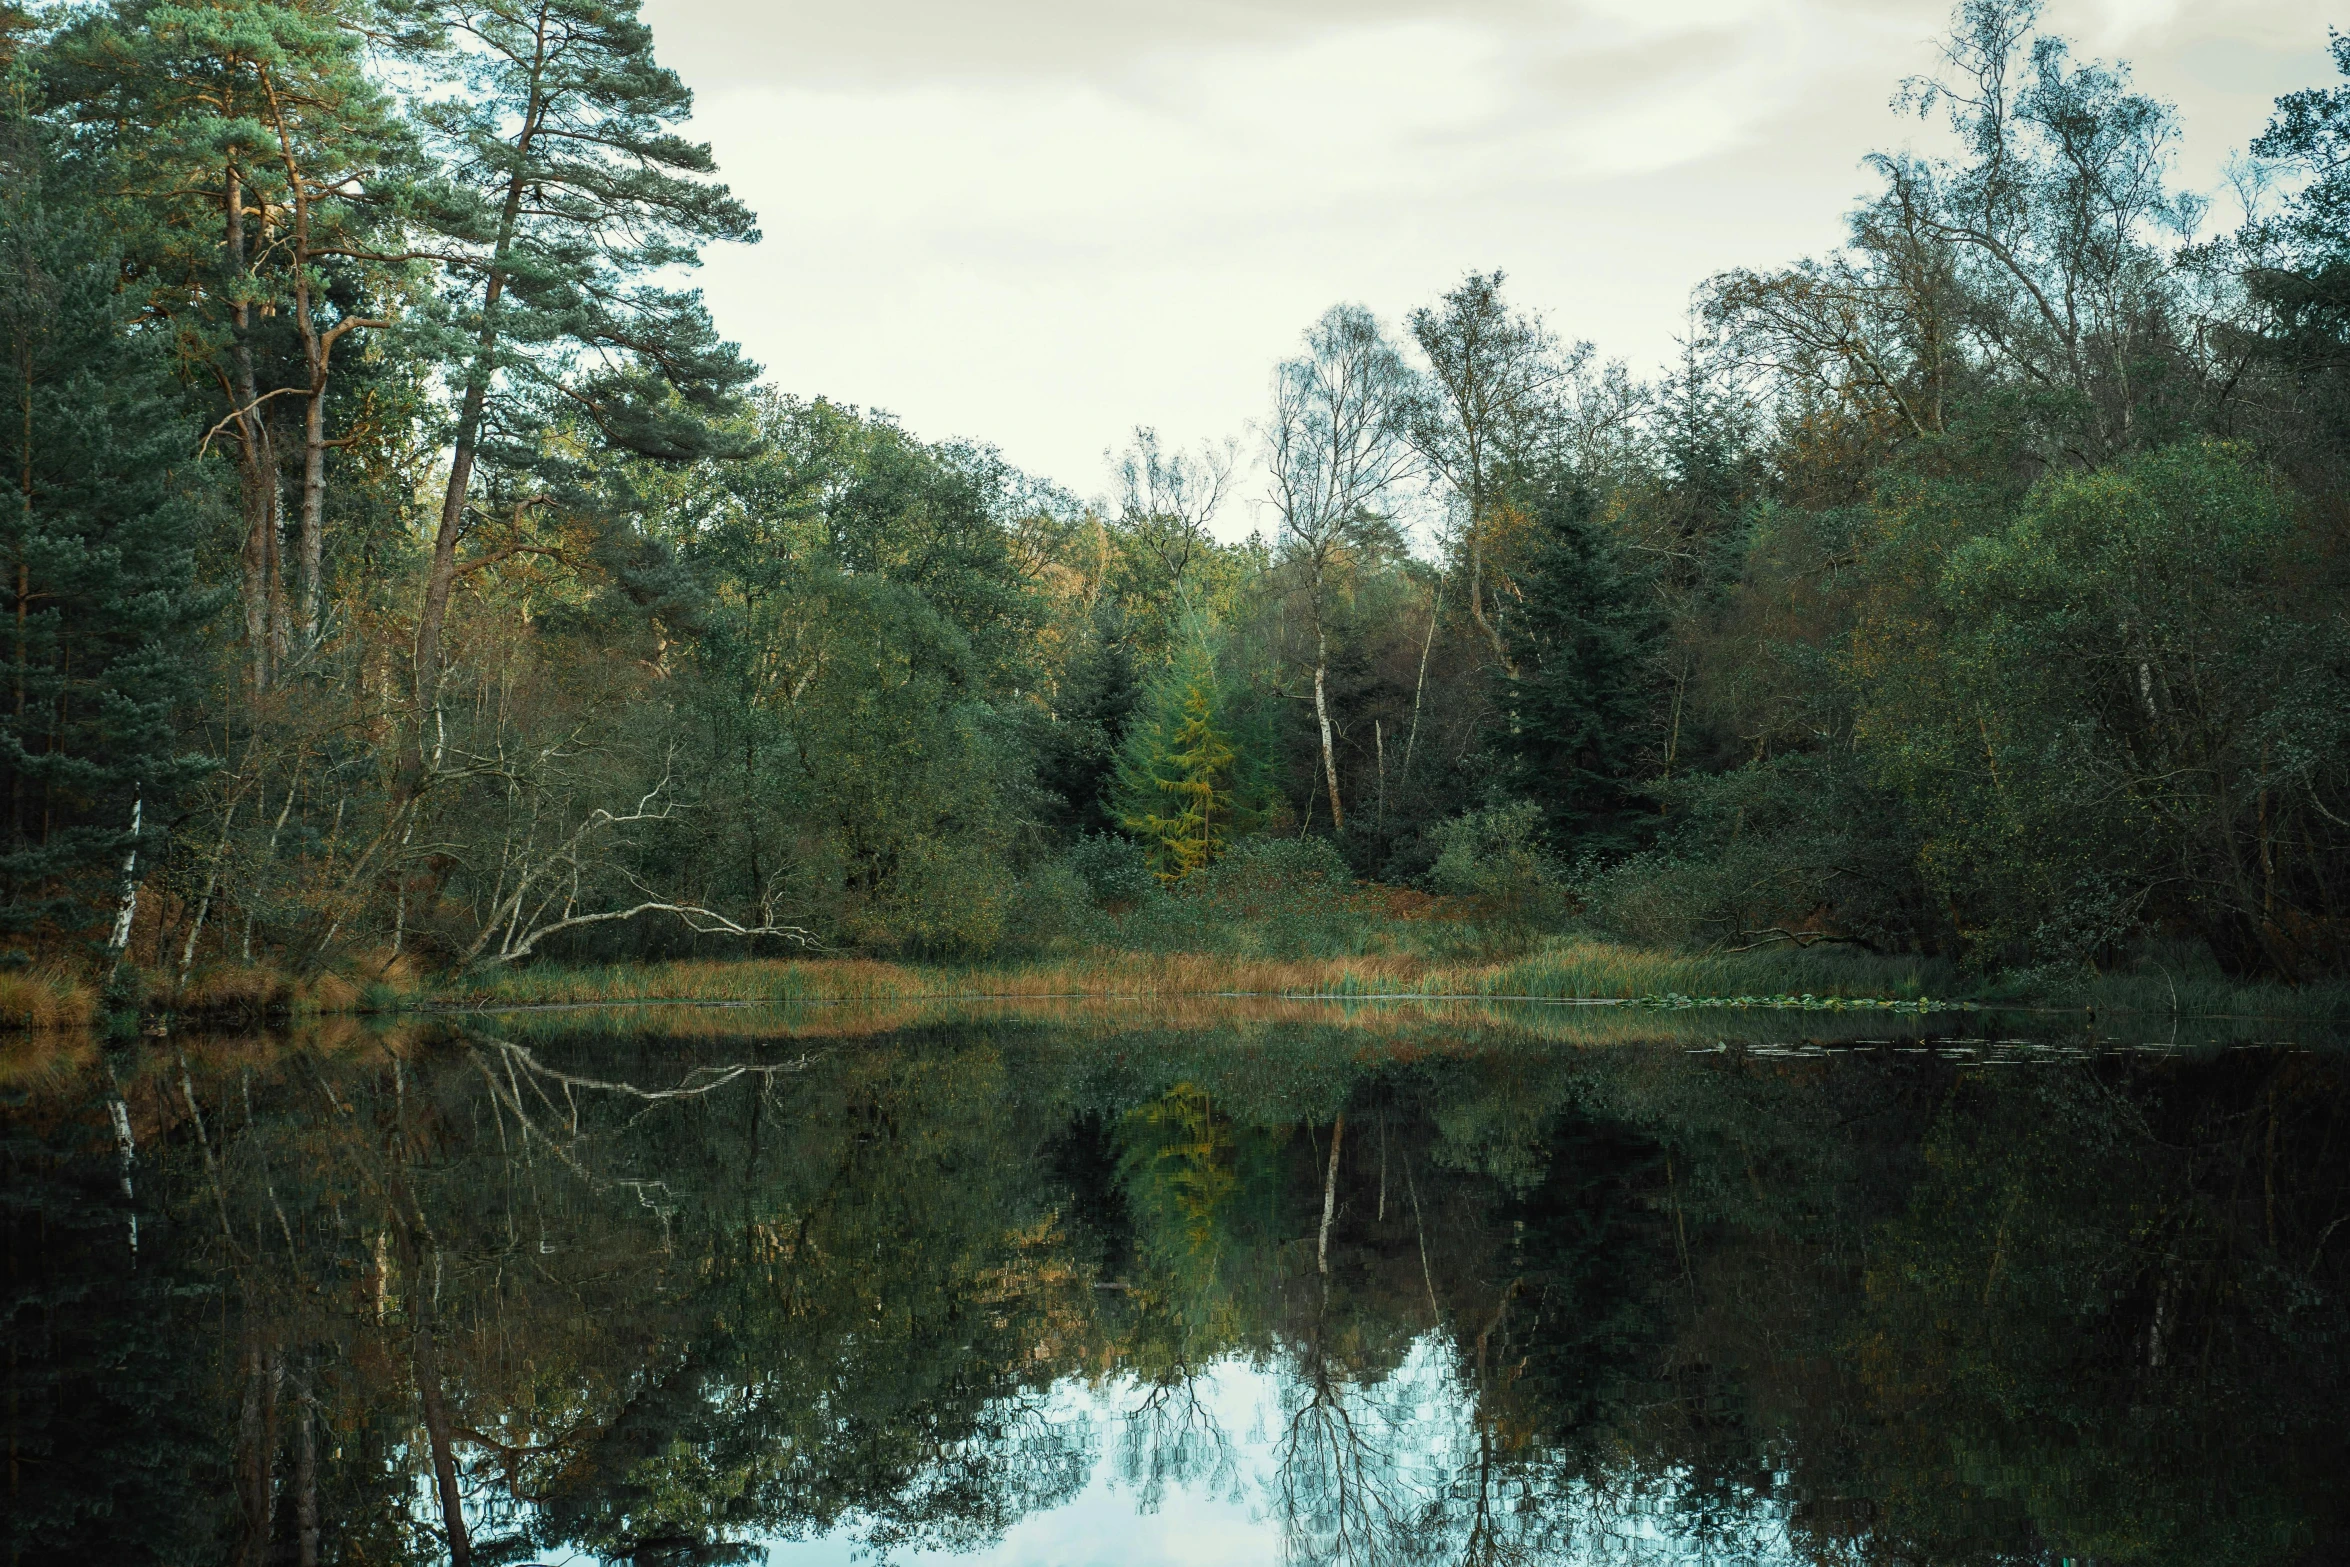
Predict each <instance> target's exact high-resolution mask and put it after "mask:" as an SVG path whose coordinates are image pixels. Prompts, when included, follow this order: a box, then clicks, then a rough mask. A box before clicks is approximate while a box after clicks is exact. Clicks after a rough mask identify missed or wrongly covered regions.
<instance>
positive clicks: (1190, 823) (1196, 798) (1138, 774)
mask: <svg viewBox="0 0 2350 1567" xmlns="http://www.w3.org/2000/svg"><path fill="white" fill-rule="evenodd" d="M1219 697H1220V693H1219V691H1218V689H1217V683H1216V661H1215V657H1214V654H1213V652H1212V651H1211V650H1210V649H1209V647H1208V645H1207V642H1206V639H1205V638H1204V637H1203V636H1201V635H1198V634H1196V632H1195V634H1194V635H1192V636H1188V637H1186V638H1185V639H1184V641H1183V643H1182V645H1181V646H1180V648H1179V649H1178V651H1177V653H1176V657H1175V660H1174V662H1173V663H1172V664H1170V665H1169V666H1168V667H1167V668H1166V669H1165V670H1164V671H1163V672H1162V673H1161V674H1160V676H1159V678H1158V679H1157V680H1155V681H1153V682H1152V684H1151V686H1150V689H1149V691H1148V693H1147V695H1146V696H1145V699H1144V703H1143V708H1142V711H1141V712H1139V713H1138V714H1137V715H1136V717H1135V720H1134V721H1133V722H1132V723H1130V724H1129V725H1128V726H1127V732H1126V743H1125V746H1124V748H1123V754H1122V755H1121V757H1120V759H1119V765H1118V821H1119V824H1120V825H1121V826H1123V827H1124V828H1125V829H1126V830H1127V831H1128V832H1129V833H1132V834H1133V835H1134V836H1135V837H1137V838H1139V839H1141V840H1142V844H1143V848H1144V851H1145V853H1146V854H1148V856H1149V858H1150V863H1151V869H1152V870H1153V871H1155V872H1156V873H1157V874H1158V877H1159V879H1160V880H1161V881H1163V882H1166V883H1167V884H1169V885H1173V884H1174V883H1176V882H1179V881H1181V880H1182V879H1183V878H1184V877H1186V876H1189V875H1191V874H1192V873H1193V872H1194V871H1197V870H1200V869H1202V868H1204V867H1205V866H1207V865H1209V864H1210V863H1212V862H1213V861H1214V860H1215V859H1216V858H1217V856H1219V855H1221V854H1222V853H1223V852H1224V848H1225V845H1226V844H1227V843H1228V842H1229V841H1230V838H1231V835H1232V832H1233V830H1234V828H1235V827H1236V826H1237V825H1238V823H1237V821H1236V818H1237V816H1238V815H1239V803H1238V802H1239V794H1238V790H1237V789H1236V788H1235V783H1236V778H1237V770H1238V762H1239V753H1238V751H1237V750H1236V749H1235V747H1234V745H1233V743H1232V737H1231V736H1230V735H1229V734H1228V733H1226V732H1225V730H1224V728H1223V727H1222V724H1221V722H1220V719H1221V714H1220V712H1219V708H1220V707H1221V705H1222V704H1221V702H1220V700H1219Z"/></svg>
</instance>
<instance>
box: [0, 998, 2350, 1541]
mask: <svg viewBox="0 0 2350 1567" xmlns="http://www.w3.org/2000/svg"><path fill="white" fill-rule="evenodd" d="M2346 1067H2350V1053H2346V1052H2345V1050H2344V1048H2343V1045H2342V1043H2341V1042H2340V1041H2337V1040H2333V1039H2329V1038H2327V1037H2323V1036H2322V1035H2311V1034H2305V1035H2301V1036H2296V1035H2294V1034H2293V1033H2292V1032H2291V1031H2290V1030H2288V1029H2285V1028H2283V1027H2281V1026H2270V1025H2263V1024H2261V1023H2259V1022H2257V1021H2238V1022H2229V1023H2225V1024H2214V1023H2208V1022H2207V1023H2181V1024H2177V1025H2174V1024H2172V1023H2171V1022H2170V1021H2169V1020H2162V1021H2160V1022H2159V1023H2155V1022H2149V1021H2147V1020H2136V1021H2133V1022H2131V1023H2128V1024H2122V1025H2117V1024H2114V1023H2112V1022H2111V1021H2108V1022H2105V1023H2099V1022H2097V1021H2095V1020H2091V1019H2086V1018H2084V1017H2082V1016H2080V1015H2077V1014H2076V1015H2070V1016H2042V1017H2023V1016H2012V1015H1993V1014H1958V1015H1936V1016H1925V1017H1919V1016H1892V1015H1875V1014H1867V1013H1858V1012H1853V1013H1781V1012H1764V1011H1736V1010H1705V1009H1687V1010H1679V1011H1655V1010H1648V1009H1642V1008H1632V1007H1613V1008H1593V1007H1557V1006H1554V1007H1542V1006H1525V1007H1511V1006H1507V1005H1481V1006H1453V1005H1447V1004H1436V1003H1391V1004H1363V1005H1338V1004H1324V1003H1313V1002H1245V1001H1217V1000H1213V999H1203V1000H1197V1001H1187V1002H1170V1003H1163V1004H1149V1003H1139V1002H1137V1003H1110V1002H1070V1003H1022V1004H1005V1005H999V1006H977V1007H974V1006H968V1005H965V1006H956V1005H950V1004H909V1005H904V1006H842V1007H805V1008H798V1009H793V1010H789V1011H785V1010H764V1009H757V1008H682V1007H645V1008H632V1009H609V1010H588V1009H544V1010H537V1011H515V1012H505V1013H479V1014H468V1015H454V1014H452V1015H444V1016H437V1017H429V1018H407V1019H399V1020H392V1021H380V1022H370V1021H353V1020H340V1021H333V1022H328V1023H322V1024H318V1025H315V1026H307V1027H301V1028H295V1029H291V1030H288V1031H283V1032H278V1033H272V1034H254V1035H238V1036H228V1035H197V1034H189V1035H175V1036H172V1037H169V1038H144V1039H138V1040H125V1041H117V1042H114V1043H112V1044H106V1043H102V1042H100V1041H97V1040H94V1039H87V1038H71V1039H43V1038H35V1037H30V1036H27V1037H20V1038H17V1039H14V1040H11V1041H9V1042H7V1043H6V1044H5V1045H4V1046H0V1079H4V1082H5V1098H4V1101H0V1122H4V1127H0V1130H4V1134H5V1142H6V1155H5V1157H6V1178H5V1199H6V1224H7V1230H8V1234H7V1248H8V1252H7V1255H8V1263H7V1282H6V1287H7V1291H8V1316H7V1326H6V1332H7V1370H6V1375H7V1383H8V1387H7V1399H6V1406H5V1419H6V1421H7V1425H8V1464H9V1471H8V1488H9V1489H8V1507H7V1522H6V1525H5V1529H6V1532H7V1537H8V1542H9V1547H10V1558H9V1559H10V1561H11V1562H18V1563H40V1562H52V1561H54V1562H104V1563H126V1564H128V1563H142V1562H155V1563H244V1564H252V1567H260V1564H264V1563H267V1564H278V1563H289V1564H298V1563H308V1562H343V1563H361V1562H364V1563H392V1562H418V1563H430V1562H443V1561H450V1560H452V1559H453V1558H454V1559H456V1560H460V1561H471V1562H474V1563H481V1564H489V1563H500V1564H513V1563H522V1562H535V1563H549V1564H553V1563H587V1562H595V1561H601V1562H620V1561H625V1562H632V1563H636V1564H641V1567H653V1564H663V1567H671V1564H674V1567H683V1564H687V1563H696V1564H699V1563H720V1562H771V1563H777V1564H789V1567H802V1564H814V1563H848V1562H864V1561H889V1562H906V1563H917V1562H924V1563H927V1562H946V1561H957V1562H982V1563H1015V1562H1016V1563H1067V1564H1079V1563H1087V1564H1090V1563H1121V1564H1123V1563H1170V1564H1171V1563H1257V1562H1262V1563H1324V1562H1327V1563H1365V1564H1369V1563H1390V1562H1392V1563H1422V1562H1425V1563H1475V1562H1578V1563H1618V1562H1622V1563H1632V1562H1642V1563H1646V1562H1692V1563H1695V1562H1706V1563H1730V1562H1753V1563H1776V1562H1804V1563H1854V1564H1858V1563H1877V1562H1883V1563H1927V1562H1931V1563H1976V1562H1981V1563H2026V1562H2047V1563H2052V1564H2053V1563H2059V1562H2065V1561H2072V1562H2097V1563H2136V1562H2145V1563H2179V1564H2188V1563H2193V1564H2198V1567H2203V1564H2212V1563H2237V1562H2242V1563H2268V1562H2276V1563H2307V1564H2312V1567H2314V1564H2319V1563H2334V1562H2341V1561H2344V1560H2350V1487H2345V1486H2344V1484H2343V1479H2344V1476H2345V1475H2346V1474H2350V1417H2346V1416H2345V1410H2346V1409H2350V1310H2346V1304H2350V1222H2345V1221H2346V1220H2350V1069H2346Z"/></svg>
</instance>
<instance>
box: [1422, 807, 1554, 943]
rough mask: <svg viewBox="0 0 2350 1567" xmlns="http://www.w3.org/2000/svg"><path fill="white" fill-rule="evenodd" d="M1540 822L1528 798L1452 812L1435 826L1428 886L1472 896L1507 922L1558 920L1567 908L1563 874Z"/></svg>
mask: <svg viewBox="0 0 2350 1567" xmlns="http://www.w3.org/2000/svg"><path fill="white" fill-rule="evenodd" d="M1543 826H1544V823H1543V812H1542V808H1541V807H1540V806H1538V805H1536V804H1535V803H1534V802H1533V801H1531V800H1518V801H1514V802H1512V803H1510V804H1507V805H1495V806H1488V807H1487V808H1486V809H1484V810H1482V811H1469V812H1466V813H1464V814H1463V815H1460V816H1456V817H1454V818H1453V819H1452V820H1451V821H1449V822H1446V823H1444V824H1443V825H1442V826H1440V827H1438V828H1437V829H1436V832H1435V838H1436V843H1437V854H1436V863H1435V864H1434V865H1432V866H1430V867H1429V869H1428V885H1429V886H1431V887H1433V888H1434V889H1435V890H1436V891H1438V892H1441V893H1445V894H1448V895H1449V896H1452V897H1456V898H1467V899H1470V900H1472V901H1473V902H1474V903H1475V904H1476V906H1477V908H1478V910H1479V911H1480V912H1481V913H1482V914H1484V915H1485V916H1486V917H1488V918H1491V919H1494V920H1497V921H1499V922H1500V923H1501V924H1502V925H1504V926H1505V927H1510V928H1519V929H1522V928H1525V927H1528V926H1536V925H1544V924H1550V923H1554V922H1556V921H1557V920H1558V919H1559V918H1560V917H1561V916H1562V915H1563V914H1564V913H1565V912H1566V904H1567V888H1566V876H1565V874H1564V872H1563V870H1562V868H1561V866H1560V865H1559V862H1558V860H1557V858H1556V857H1555V856H1554V855H1552V853H1551V852H1550V850H1549V848H1548V846H1547V843H1546V840H1545V837H1544V833H1543Z"/></svg>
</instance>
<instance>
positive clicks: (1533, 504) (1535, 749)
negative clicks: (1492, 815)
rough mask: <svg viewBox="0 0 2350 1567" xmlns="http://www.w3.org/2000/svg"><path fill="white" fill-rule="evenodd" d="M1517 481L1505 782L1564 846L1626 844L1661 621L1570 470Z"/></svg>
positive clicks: (1500, 694)
mask: <svg viewBox="0 0 2350 1567" xmlns="http://www.w3.org/2000/svg"><path fill="white" fill-rule="evenodd" d="M1517 489H1518V494H1517V495H1516V496H1515V497H1514V502H1515V504H1516V505H1518V506H1519V507H1521V508H1522V509H1523V510H1524V511H1525V512H1526V513H1527V515H1528V521H1529V522H1530V523H1531V533H1532V547H1531V549H1530V550H1529V551H1528V553H1527V556H1526V559H1525V562H1524V564H1523V566H1522V567H1521V568H1520V569H1519V570H1518V572H1517V573H1516V581H1517V585H1518V588H1519V590H1520V591H1521V593H1522V594H1523V595H1524V602H1523V604H1522V606H1521V607H1520V608H1519V609H1518V611H1517V613H1515V614H1514V615H1512V616H1511V617H1510V621H1509V641H1510V644H1511V647H1510V656H1511V659H1512V661H1513V662H1515V663H1516V665H1517V670H1516V673H1515V674H1512V673H1510V672H1509V671H1508V670H1507V669H1506V668H1503V669H1497V670H1496V671H1495V672H1494V675H1493V681H1494V710H1495V714H1496V718H1495V722H1494V725H1493V728H1492V730H1491V732H1490V734H1489V735H1488V739H1487V743H1488V746H1489V748H1490V750H1491V751H1492V753H1493V755H1494V759H1495V761H1496V762H1497V764H1498V766H1497V768H1496V774H1497V782H1498V783H1499V784H1500V785H1501V787H1502V788H1503V789H1504V790H1505V791H1506V792H1508V793H1511V794H1515V795H1518V796H1520V797H1522V798H1525V799H1529V800H1532V801H1533V802H1534V803H1535V804H1537V805H1539V806H1540V807H1541V808H1542V815H1543V822H1544V825H1545V827H1546V829H1547V831H1548V834H1549V837H1550V839H1551V841H1552V843H1553V844H1554V845H1555V846H1556V847H1558V848H1559V849H1561V850H1563V851H1566V852H1569V853H1580V852H1585V851H1590V852H1597V853H1609V852H1613V851H1617V850H1620V849H1623V848H1627V847H1630V846H1631V843H1632V841H1633V839H1634V838H1635V836H1636V834H1637V831H1638V819H1639V812H1638V803H1637V787H1636V783H1635V775H1636V772H1637V768H1638V761H1639V753H1640V746H1641V743H1642V740H1643V737H1644V734H1645V730H1646V726H1647V724H1648V722H1649V720H1650V719H1651V717H1652V704H1651V701H1650V696H1651V689H1650V687H1651V681H1652V676H1651V674H1650V668H1651V661H1650V656H1649V655H1650V650H1651V648H1652V647H1653V645H1654V643H1655V641H1656V639H1657V638H1658V636H1659V635H1661V634H1662V631H1663V627H1662V625H1661V624H1660V623H1659V620H1658V616H1657V612H1656V610H1655V608H1654V607H1653V605H1652V603H1651V601H1650V599H1649V598H1648V596H1647V595H1646V593H1644V592H1643V591H1642V589H1641V587H1640V585H1639V584H1638V583H1637V582H1636V581H1634V580H1633V579H1632V578H1631V576H1630V574H1629V573H1627V572H1626V571H1625V570H1624V567H1623V563H1622V560H1621V558H1620V556H1619V555H1618V552H1617V548H1616V546H1615V543H1614V541H1613V540H1611V539H1610V538H1609V537H1608V536H1607V534H1606V533H1605V531H1604V530H1602V528H1601V527H1600V525H1599V523H1598V522H1597V520H1596V519H1595V518H1594V517H1593V515H1592V504H1591V498H1590V494H1589V492H1588V491H1587V490H1585V489H1584V487H1583V486H1582V485H1581V484H1580V483H1579V482H1577V481H1576V480H1575V478H1574V477H1573V476H1572V475H1571V474H1567V473H1564V472H1556V471H1554V472H1549V473H1544V474H1539V475H1537V476H1535V477H1533V478H1532V479H1530V480H1528V481H1525V482H1522V483H1521V484H1520V485H1519V486H1518V487H1517Z"/></svg>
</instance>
